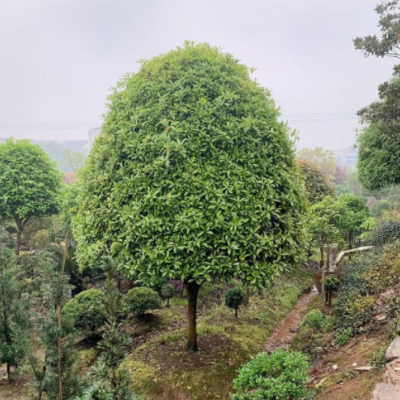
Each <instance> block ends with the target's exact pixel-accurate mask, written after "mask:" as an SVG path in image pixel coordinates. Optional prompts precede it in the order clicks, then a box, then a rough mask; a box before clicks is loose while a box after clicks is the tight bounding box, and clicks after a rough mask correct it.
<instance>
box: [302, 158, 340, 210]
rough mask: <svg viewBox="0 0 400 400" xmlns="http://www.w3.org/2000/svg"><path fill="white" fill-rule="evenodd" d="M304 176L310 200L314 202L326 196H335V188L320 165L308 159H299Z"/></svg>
mask: <svg viewBox="0 0 400 400" xmlns="http://www.w3.org/2000/svg"><path fill="white" fill-rule="evenodd" d="M297 164H298V166H299V168H300V172H301V175H302V177H303V181H304V186H305V190H306V194H307V198H308V201H309V202H310V203H311V204H313V203H317V202H319V201H321V200H322V199H323V198H324V197H325V196H334V195H335V189H334V187H333V185H332V183H330V182H329V181H328V179H327V178H326V177H325V175H323V174H322V172H321V170H320V169H319V167H318V166H317V165H315V164H313V163H312V162H311V161H308V160H302V159H299V160H297Z"/></svg>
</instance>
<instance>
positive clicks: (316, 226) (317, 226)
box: [310, 196, 342, 247]
mask: <svg viewBox="0 0 400 400" xmlns="http://www.w3.org/2000/svg"><path fill="white" fill-rule="evenodd" d="M340 221H341V215H340V208H339V204H338V202H337V201H335V199H333V198H332V197H330V196H327V197H325V198H324V199H323V200H322V201H320V202H319V203H316V204H313V206H312V207H311V220H310V232H311V234H312V237H313V241H314V243H315V244H316V245H317V246H318V247H323V246H325V245H327V244H331V243H335V242H340V241H341V240H342V235H341V230H340Z"/></svg>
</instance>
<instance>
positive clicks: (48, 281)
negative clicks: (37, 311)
mask: <svg viewBox="0 0 400 400" xmlns="http://www.w3.org/2000/svg"><path fill="white" fill-rule="evenodd" d="M67 242H68V240H66V245H65V252H64V259H63V263H62V266H61V269H60V270H58V269H57V267H56V264H55V263H53V262H51V261H48V262H46V263H45V265H44V267H43V268H42V270H41V273H40V277H41V294H42V298H43V305H44V306H45V307H46V309H47V313H46V314H45V315H44V316H43V317H39V318H38V329H39V332H40V333H39V341H40V343H41V344H42V346H43V347H44V350H45V358H44V364H43V365H42V366H41V363H40V361H39V360H37V359H35V358H34V357H33V356H31V357H30V365H31V367H32V371H33V376H34V381H35V386H36V389H37V397H36V398H37V400H41V398H42V395H43V393H46V399H47V400H68V399H72V398H74V397H75V396H77V395H78V394H79V392H80V389H81V385H80V381H79V379H78V377H77V376H76V375H75V374H74V370H73V366H74V362H75V355H76V352H75V349H74V339H75V328H74V323H73V320H72V319H70V318H69V317H68V316H67V315H64V314H63V313H62V308H63V306H64V305H65V304H66V303H67V301H68V300H69V299H70V298H71V289H72V286H71V285H70V283H69V282H70V277H69V276H68V275H66V274H64V266H65V260H66V258H67V249H68V246H67V244H68V243H67Z"/></svg>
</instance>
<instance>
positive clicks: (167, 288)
mask: <svg viewBox="0 0 400 400" xmlns="http://www.w3.org/2000/svg"><path fill="white" fill-rule="evenodd" d="M175 293H176V291H175V286H172V285H171V284H169V283H166V284H165V285H163V286H162V287H161V296H162V297H163V298H164V299H167V307H169V299H170V298H171V297H174V295H175Z"/></svg>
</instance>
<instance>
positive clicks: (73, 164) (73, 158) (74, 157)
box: [62, 149, 86, 172]
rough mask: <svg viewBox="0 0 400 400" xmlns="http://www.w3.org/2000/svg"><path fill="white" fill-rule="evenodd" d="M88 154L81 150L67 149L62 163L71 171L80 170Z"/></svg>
mask: <svg viewBox="0 0 400 400" xmlns="http://www.w3.org/2000/svg"><path fill="white" fill-rule="evenodd" d="M85 160H86V155H85V154H83V153H80V152H79V151H73V150H71V149H65V154H64V156H63V158H62V163H63V164H65V165H66V167H67V170H68V171H71V172H77V171H79V170H80V169H81V168H82V167H83V166H84V165H85Z"/></svg>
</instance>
